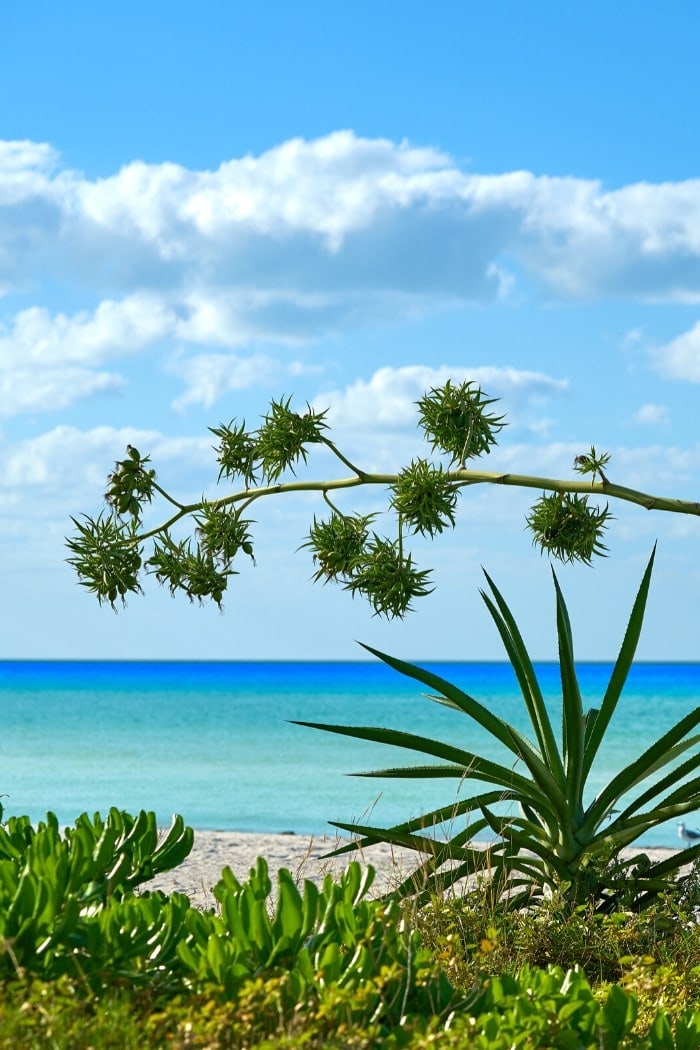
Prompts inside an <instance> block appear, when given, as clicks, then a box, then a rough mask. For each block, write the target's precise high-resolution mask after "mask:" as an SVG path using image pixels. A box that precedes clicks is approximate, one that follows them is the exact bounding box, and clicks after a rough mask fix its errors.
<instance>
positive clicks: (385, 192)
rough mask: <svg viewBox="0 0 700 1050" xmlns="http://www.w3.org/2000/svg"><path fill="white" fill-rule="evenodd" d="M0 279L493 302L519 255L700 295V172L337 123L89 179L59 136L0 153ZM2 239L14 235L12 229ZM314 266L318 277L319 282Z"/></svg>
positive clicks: (643, 286)
mask: <svg viewBox="0 0 700 1050" xmlns="http://www.w3.org/2000/svg"><path fill="white" fill-rule="evenodd" d="M0 203H2V205H3V206H2V209H1V213H0V229H2V228H4V227H7V228H8V229H12V230H14V231H15V233H16V235H17V238H16V242H15V244H14V249H15V250H14V252H13V256H14V259H11V258H10V257H9V256H7V257H6V259H5V261H6V264H7V266H8V267H9V269H7V270H6V272H5V274H3V275H1V276H0V279H4V280H7V281H9V282H12V280H13V274H14V275H15V276H17V275H19V276H18V279H20V280H21V279H22V276H21V275H22V274H24V273H26V272H27V270H28V268H30V269H31V270H32V272H36V267H37V265H38V264H39V263H41V264H42V265H43V266H44V267H45V268H46V270H47V272H52V273H53V275H54V276H56V275H60V276H62V277H63V278H66V277H68V276H70V277H71V278H72V279H73V280H75V281H77V282H80V283H82V284H86V285H90V286H91V287H93V289H96V288H99V287H103V286H104V284H105V282H108V283H111V284H112V285H114V283H119V282H125V283H126V284H128V283H129V282H130V281H133V280H134V279H135V278H136V279H138V280H139V281H141V282H142V284H143V285H147V286H149V287H154V286H155V287H160V288H162V287H165V286H167V287H170V288H174V287H178V286H180V287H182V283H183V276H187V277H188V278H191V277H192V276H193V275H198V276H199V278H200V282H201V281H202V280H204V281H205V282H206V281H208V280H210V279H211V277H212V275H213V274H214V273H216V274H217V275H222V279H223V281H224V282H225V283H226V284H227V285H228V286H237V287H241V286H243V285H248V286H250V287H253V288H258V289H260V288H285V287H286V288H291V289H296V290H304V291H306V292H308V291H310V290H311V289H312V287H318V288H321V289H326V290H332V291H334V292H335V293H344V292H348V291H350V290H352V289H362V288H372V289H375V290H378V289H384V290H387V291H393V292H396V291H398V290H403V291H406V292H409V293H412V294H413V293H424V294H430V295H432V296H447V297H457V298H459V299H462V300H468V299H470V298H471V299H476V300H488V299H490V298H492V297H493V295H495V294H497V293H498V290H499V288H500V286H501V279H502V275H503V274H506V275H510V276H511V277H512V273H511V267H510V266H509V265H508V260H509V259H516V260H517V263H518V265H520V266H522V267H524V268H525V269H526V270H528V271H529V272H530V274H531V275H532V276H533V277H535V278H536V279H538V280H540V281H541V282H542V283H543V284H544V285H545V286H546V287H547V288H548V290H549V292H550V293H552V294H558V295H563V296H577V297H579V296H583V297H585V296H598V295H606V294H610V293H613V294H618V295H619V294H632V295H639V296H642V297H644V298H649V299H654V298H657V299H687V298H691V299H694V298H697V297H698V295H700V181H697V180H688V181H685V182H677V183H664V184H658V185H655V184H648V183H639V184H635V185H630V186H623V187H621V188H619V189H616V190H612V191H610V190H605V189H604V188H603V187H602V186H601V185H600V184H599V183H598V182H596V181H594V180H589V179H575V178H556V177H551V176H535V175H533V174H532V173H530V172H526V171H520V172H510V173H505V174H499V175H489V174H474V173H471V172H464V171H461V170H460V169H459V167H458V166H457V165H456V164H455V163H454V162H453V161H452V160H451V159H450V158H449V157H447V156H445V155H444V154H442V153H440V152H438V151H436V150H432V149H421V148H416V147H414V146H411V145H408V144H406V143H402V144H398V145H397V144H395V143H393V142H390V141H388V140H385V139H363V138H360V137H358V136H356V135H354V134H353V133H352V132H350V131H339V132H335V133H333V134H330V135H327V136H326V137H324V138H321V139H317V140H314V141H305V140H301V139H295V140H291V141H289V142H285V143H283V144H281V145H279V146H277V147H275V148H274V149H271V150H269V151H267V152H265V153H263V154H261V155H259V156H246V157H242V158H235V159H231V160H228V161H225V162H224V163H222V164H221V166H220V167H219V168H218V169H217V170H216V171H192V170H189V169H187V168H184V167H182V166H180V165H176V164H172V163H162V164H145V163H143V162H140V161H138V162H133V163H130V164H127V165H125V167H123V168H122V169H121V170H120V171H119V172H117V173H115V174H114V175H111V176H109V177H107V178H102V179H97V180H90V179H86V178H85V177H83V176H82V175H80V174H79V173H76V172H71V171H68V170H63V169H61V168H60V166H58V164H57V158H56V156H55V154H53V153H52V152H51V151H50V149H49V148H48V147H44V146H40V145H39V146H35V145H33V144H31V143H19V144H17V143H5V144H4V148H3V150H2V151H0ZM3 243H6V242H5V240H4V239H3ZM312 279H313V282H312Z"/></svg>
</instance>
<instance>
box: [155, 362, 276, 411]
mask: <svg viewBox="0 0 700 1050" xmlns="http://www.w3.org/2000/svg"><path fill="white" fill-rule="evenodd" d="M169 368H170V371H172V372H175V373H176V374H178V375H180V376H182V378H183V379H184V380H185V385H186V390H185V393H184V394H183V395H182V396H181V397H179V398H177V399H176V400H175V401H173V408H174V409H175V411H176V412H181V411H182V410H183V409H185V408H187V406H188V405H203V406H204V408H211V406H212V405H213V404H214V403H215V402H216V401H218V400H219V398H221V397H225V396H226V394H229V393H231V392H232V391H235V390H246V389H247V388H248V387H251V386H255V385H257V384H261V383H265V382H266V381H267V380H268V379H269V378H270V376H273V375H275V374H277V373H278V371H279V370H280V369H279V368H278V363H277V362H276V361H274V360H273V359H272V358H270V357H266V356H265V355H264V354H254V355H252V356H251V357H233V356H232V355H230V354H198V355H197V356H196V357H188V358H183V357H181V356H177V357H175V358H174V359H173V360H172V361H171V363H170V365H169Z"/></svg>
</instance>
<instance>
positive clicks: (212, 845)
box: [147, 831, 677, 908]
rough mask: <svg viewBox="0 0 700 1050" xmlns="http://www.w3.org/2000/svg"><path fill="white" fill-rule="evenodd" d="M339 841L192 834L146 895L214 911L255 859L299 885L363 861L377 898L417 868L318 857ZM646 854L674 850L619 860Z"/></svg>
mask: <svg viewBox="0 0 700 1050" xmlns="http://www.w3.org/2000/svg"><path fill="white" fill-rule="evenodd" d="M340 841H341V840H339V839H337V838H335V837H325V836H322V835H317V836H314V837H311V836H308V835H280V834H277V835H274V834H255V833H251V832H244V831H195V836H194V846H193V849H192V852H191V854H190V856H189V857H188V858H187V860H186V861H185V862H184V863H183V864H181V865H180V867H178V868H176V869H175V870H174V871H171V872H166V873H165V874H163V875H160V876H159V877H158V878H156V879H154V880H153V882H151V883H149V884H148V887H147V888H149V889H159V890H163V891H165V892H166V893H173V892H176V891H177V892H178V893H186V894H187V895H188V896H189V897H190V899H191V900H192V902H193V904H195V905H196V906H197V907H200V908H201V907H214V905H215V903H216V902H215V901H214V897H213V895H212V892H211V891H212V887H213V886H214V885H215V884H216V883H217V882H218V879H219V875H220V873H221V869H222V868H223V867H225V866H226V865H228V866H229V867H230V868H231V870H232V871H233V873H234V874H235V875H236V877H237V878H239V879H243V878H245V877H246V876H247V874H248V870H249V869H250V868H251V867H252V866H253V865H254V864H255V860H256V858H257V857H260V856H262V857H265V859H266V860H267V862H268V866H269V869H270V873H271V874H272V875H273V878H274V873H275V872H276V871H277V869H278V868H288V869H289V870H290V871H291V872H292V874H293V875H294V876H295V877H297V878H300V879H304V878H307V879H313V880H314V881H317V880H319V879H321V878H322V877H323V875H324V874H325V872H327V871H336V872H338V871H342V870H343V869H344V868H345V867H346V866H347V864H348V863H349V862H350V861H351V860H353V859H356V860H363V861H364V862H365V863H368V864H372V865H373V866H374V867H375V868H376V869H377V880H376V883H375V886H376V888H377V889H378V890H379V891H380V892H381V891H382V890H385V889H389V888H390V887H391V885H392V884H394V885H395V884H396V880H397V878H399V877H400V875H401V874H403V875H407V874H409V873H410V871H411V870H412V869H413V868H414V867H415V866H416V864H417V854H415V853H414V852H412V851H411V850H398V849H392V848H391V847H390V846H387V845H384V844H381V845H378V846H372V847H370V848H369V849H367V850H365V851H364V852H363V854H362V856H361V857H360V856H359V855H358V854H357V853H349V854H345V855H343V856H341V857H336V858H333V859H324V858H323V855H324V854H325V853H328V852H329V851H330V850H332V849H334V848H335V847H336V846H337V845H338V844H339V843H340ZM642 852H643V853H646V854H647V855H648V856H649V858H650V859H652V860H661V859H663V858H664V857H668V856H670V855H671V854H673V853H676V852H677V850H672V849H646V848H644V847H641V846H640V847H638V848H635V849H633V850H625V851H624V854H628V855H634V854H637V853H642Z"/></svg>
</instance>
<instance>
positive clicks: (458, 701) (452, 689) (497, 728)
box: [360, 642, 521, 758]
mask: <svg viewBox="0 0 700 1050" xmlns="http://www.w3.org/2000/svg"><path fill="white" fill-rule="evenodd" d="M360 645H361V646H362V648H363V649H366V650H367V652H368V653H372V654H373V656H376V657H377V658H378V659H379V660H382V661H383V662H384V663H385V664H388V665H389V667H393V668H394V670H396V671H398V672H399V673H400V674H402V675H405V676H406V677H407V678H413V679H415V680H416V681H417V682H422V683H423V685H427V686H428V687H429V688H430V689H436V690H437V691H438V693H441V694H442V695H443V696H445V697H446V698H447V699H448V700H451V701H452V703H453V704H455V705H456V706H457V707H458V708H459V710H460V711H463V712H464V714H466V715H469V717H470V718H471V719H473V720H474V721H475V722H476V723H477V724H478V725H480V726H481V727H482V728H483V729H485V730H486V731H487V733H490V734H491V736H493V737H495V738H496V740H500V742H501V743H502V744H504V745H505V746H506V747H507V748H508V750H509V751H513V752H514V753H515V754H516V755H517V756H518V758H520V757H521V756H520V753H519V751H518V750H516V748H515V747H514V743H513V737H512V735H511V733H509V732H508V730H509V729H510V730H511V731H512V730H513V727H512V726H509V725H508V723H507V722H505V721H504V720H503V719H502V718H498V716H497V715H494V714H493V713H492V712H491V711H489V709H488V708H487V707H484V705H483V704H480V703H479V701H478V700H475V699H474V698H473V697H472V696H469V695H468V694H467V693H465V692H463V691H462V690H461V689H459V688H458V687H457V686H456V685H453V684H452V683H451V682H448V681H446V680H445V679H444V678H441V677H440V676H439V675H436V674H434V673H433V672H432V671H428V670H427V669H426V668H425V667H418V666H417V665H416V664H409V663H407V662H406V661H405V660H399V659H398V658H397V657H395V656H389V655H388V654H387V653H383V652H381V651H380V650H379V649H374V648H372V646H371V645H365V643H364V642H360Z"/></svg>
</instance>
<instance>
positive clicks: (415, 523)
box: [391, 459, 457, 539]
mask: <svg viewBox="0 0 700 1050" xmlns="http://www.w3.org/2000/svg"><path fill="white" fill-rule="evenodd" d="M393 493H394V494H393V496H392V498H391V506H392V507H393V508H394V510H396V512H397V513H398V514H399V516H400V517H401V519H402V520H403V521H405V522H406V523H407V525H409V527H410V528H411V530H412V531H413V532H420V534H421V535H422V536H430V537H431V539H432V537H433V536H434V535H435V533H437V532H442V531H443V529H444V528H446V526H448V525H450V526H451V527H452V528H454V524H455V508H456V506H457V490H456V489H455V487H454V485H453V484H452V482H451V481H450V479H449V477H448V475H447V474H446V472H445V471H444V470H443V468H442V466H438V467H435V466H433V465H432V464H431V463H428V462H427V460H424V459H418V460H414V461H413V462H412V463H411V464H410V466H408V467H404V469H403V470H402V471H401V473H400V474H399V476H398V479H397V481H396V484H395V485H394V486H393Z"/></svg>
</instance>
